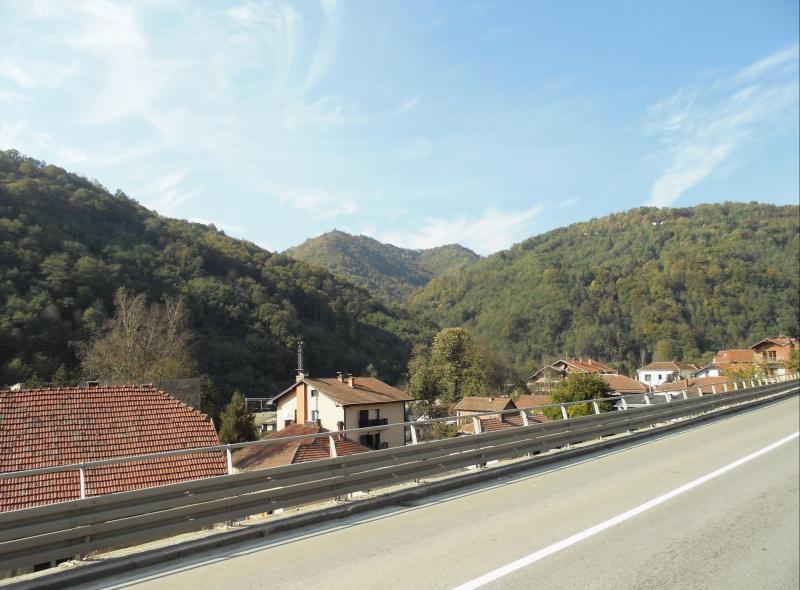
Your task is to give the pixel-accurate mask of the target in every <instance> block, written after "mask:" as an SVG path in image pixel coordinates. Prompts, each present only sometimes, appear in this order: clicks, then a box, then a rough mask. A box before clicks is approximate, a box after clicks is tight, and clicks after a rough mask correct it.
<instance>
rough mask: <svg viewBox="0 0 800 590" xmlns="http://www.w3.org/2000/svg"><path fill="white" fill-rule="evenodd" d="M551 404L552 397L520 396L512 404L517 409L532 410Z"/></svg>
mask: <svg viewBox="0 0 800 590" xmlns="http://www.w3.org/2000/svg"><path fill="white" fill-rule="evenodd" d="M552 403H553V396H552V395H521V396H519V397H518V398H517V401H515V402H514V404H515V405H516V406H517V407H518V408H533V407H536V406H548V405H550V404H552Z"/></svg>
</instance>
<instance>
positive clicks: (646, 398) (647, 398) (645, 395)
mask: <svg viewBox="0 0 800 590" xmlns="http://www.w3.org/2000/svg"><path fill="white" fill-rule="evenodd" d="M644 404H645V405H646V406H649V405H650V396H649V395H647V394H646V393H645V394H644Z"/></svg>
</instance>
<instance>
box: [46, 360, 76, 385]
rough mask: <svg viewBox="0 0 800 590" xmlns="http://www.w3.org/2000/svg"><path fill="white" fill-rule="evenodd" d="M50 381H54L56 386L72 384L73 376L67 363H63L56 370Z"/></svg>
mask: <svg viewBox="0 0 800 590" xmlns="http://www.w3.org/2000/svg"><path fill="white" fill-rule="evenodd" d="M50 381H52V382H53V386H54V387H69V386H70V385H72V384H73V383H72V378H71V377H70V375H69V371H67V365H65V364H64V363H61V365H60V366H59V367H58V369H56V372H55V373H53V376H52V377H51V378H50Z"/></svg>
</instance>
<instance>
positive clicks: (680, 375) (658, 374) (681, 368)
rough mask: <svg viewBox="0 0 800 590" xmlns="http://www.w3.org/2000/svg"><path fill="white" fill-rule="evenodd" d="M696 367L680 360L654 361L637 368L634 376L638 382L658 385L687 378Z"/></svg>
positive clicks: (653, 385) (651, 385) (652, 385)
mask: <svg viewBox="0 0 800 590" xmlns="http://www.w3.org/2000/svg"><path fill="white" fill-rule="evenodd" d="M697 369H698V367H697V365H693V364H691V363H682V362H680V361H664V362H654V363H650V364H649V365H645V366H644V367H642V368H640V369H638V370H637V371H636V378H637V379H638V380H639V382H640V383H644V384H645V385H649V386H650V387H658V386H659V385H661V384H662V383H668V382H670V381H675V380H676V379H688V378H689V377H691V376H692V374H693V373H694V372H695V371H697Z"/></svg>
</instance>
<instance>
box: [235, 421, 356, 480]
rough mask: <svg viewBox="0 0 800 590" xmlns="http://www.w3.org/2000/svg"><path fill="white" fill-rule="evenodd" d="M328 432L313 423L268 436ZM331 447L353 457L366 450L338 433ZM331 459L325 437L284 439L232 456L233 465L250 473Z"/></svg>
mask: <svg viewBox="0 0 800 590" xmlns="http://www.w3.org/2000/svg"><path fill="white" fill-rule="evenodd" d="M323 433H330V431H329V430H326V429H325V428H322V427H321V426H317V425H315V424H292V425H291V426H287V427H286V428H284V429H283V430H279V431H278V432H275V433H273V434H271V435H270V436H268V437H267V438H270V439H280V438H286V437H290V436H302V435H304V434H323ZM332 434H333V437H334V444H335V445H336V455H337V456H339V457H343V456H345V455H355V454H356V453H365V452H367V451H369V450H370V449H368V448H367V447H365V446H362V445H360V444H358V443H356V442H354V441H352V440H350V439H349V438H347V437H345V436H342V435H341V434H337V433H332ZM330 457H331V447H330V441H329V437H327V436H320V437H317V438H313V439H300V440H288V441H285V442H280V443H275V444H270V445H256V446H251V447H246V448H244V449H242V450H241V451H237V452H236V453H235V454H234V456H233V464H234V466H235V467H236V468H237V469H240V470H242V471H252V470H255V469H266V468H268V467H279V466H280V465H290V464H292V463H305V462H306V461H318V460H320V459H329V458H330Z"/></svg>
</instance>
